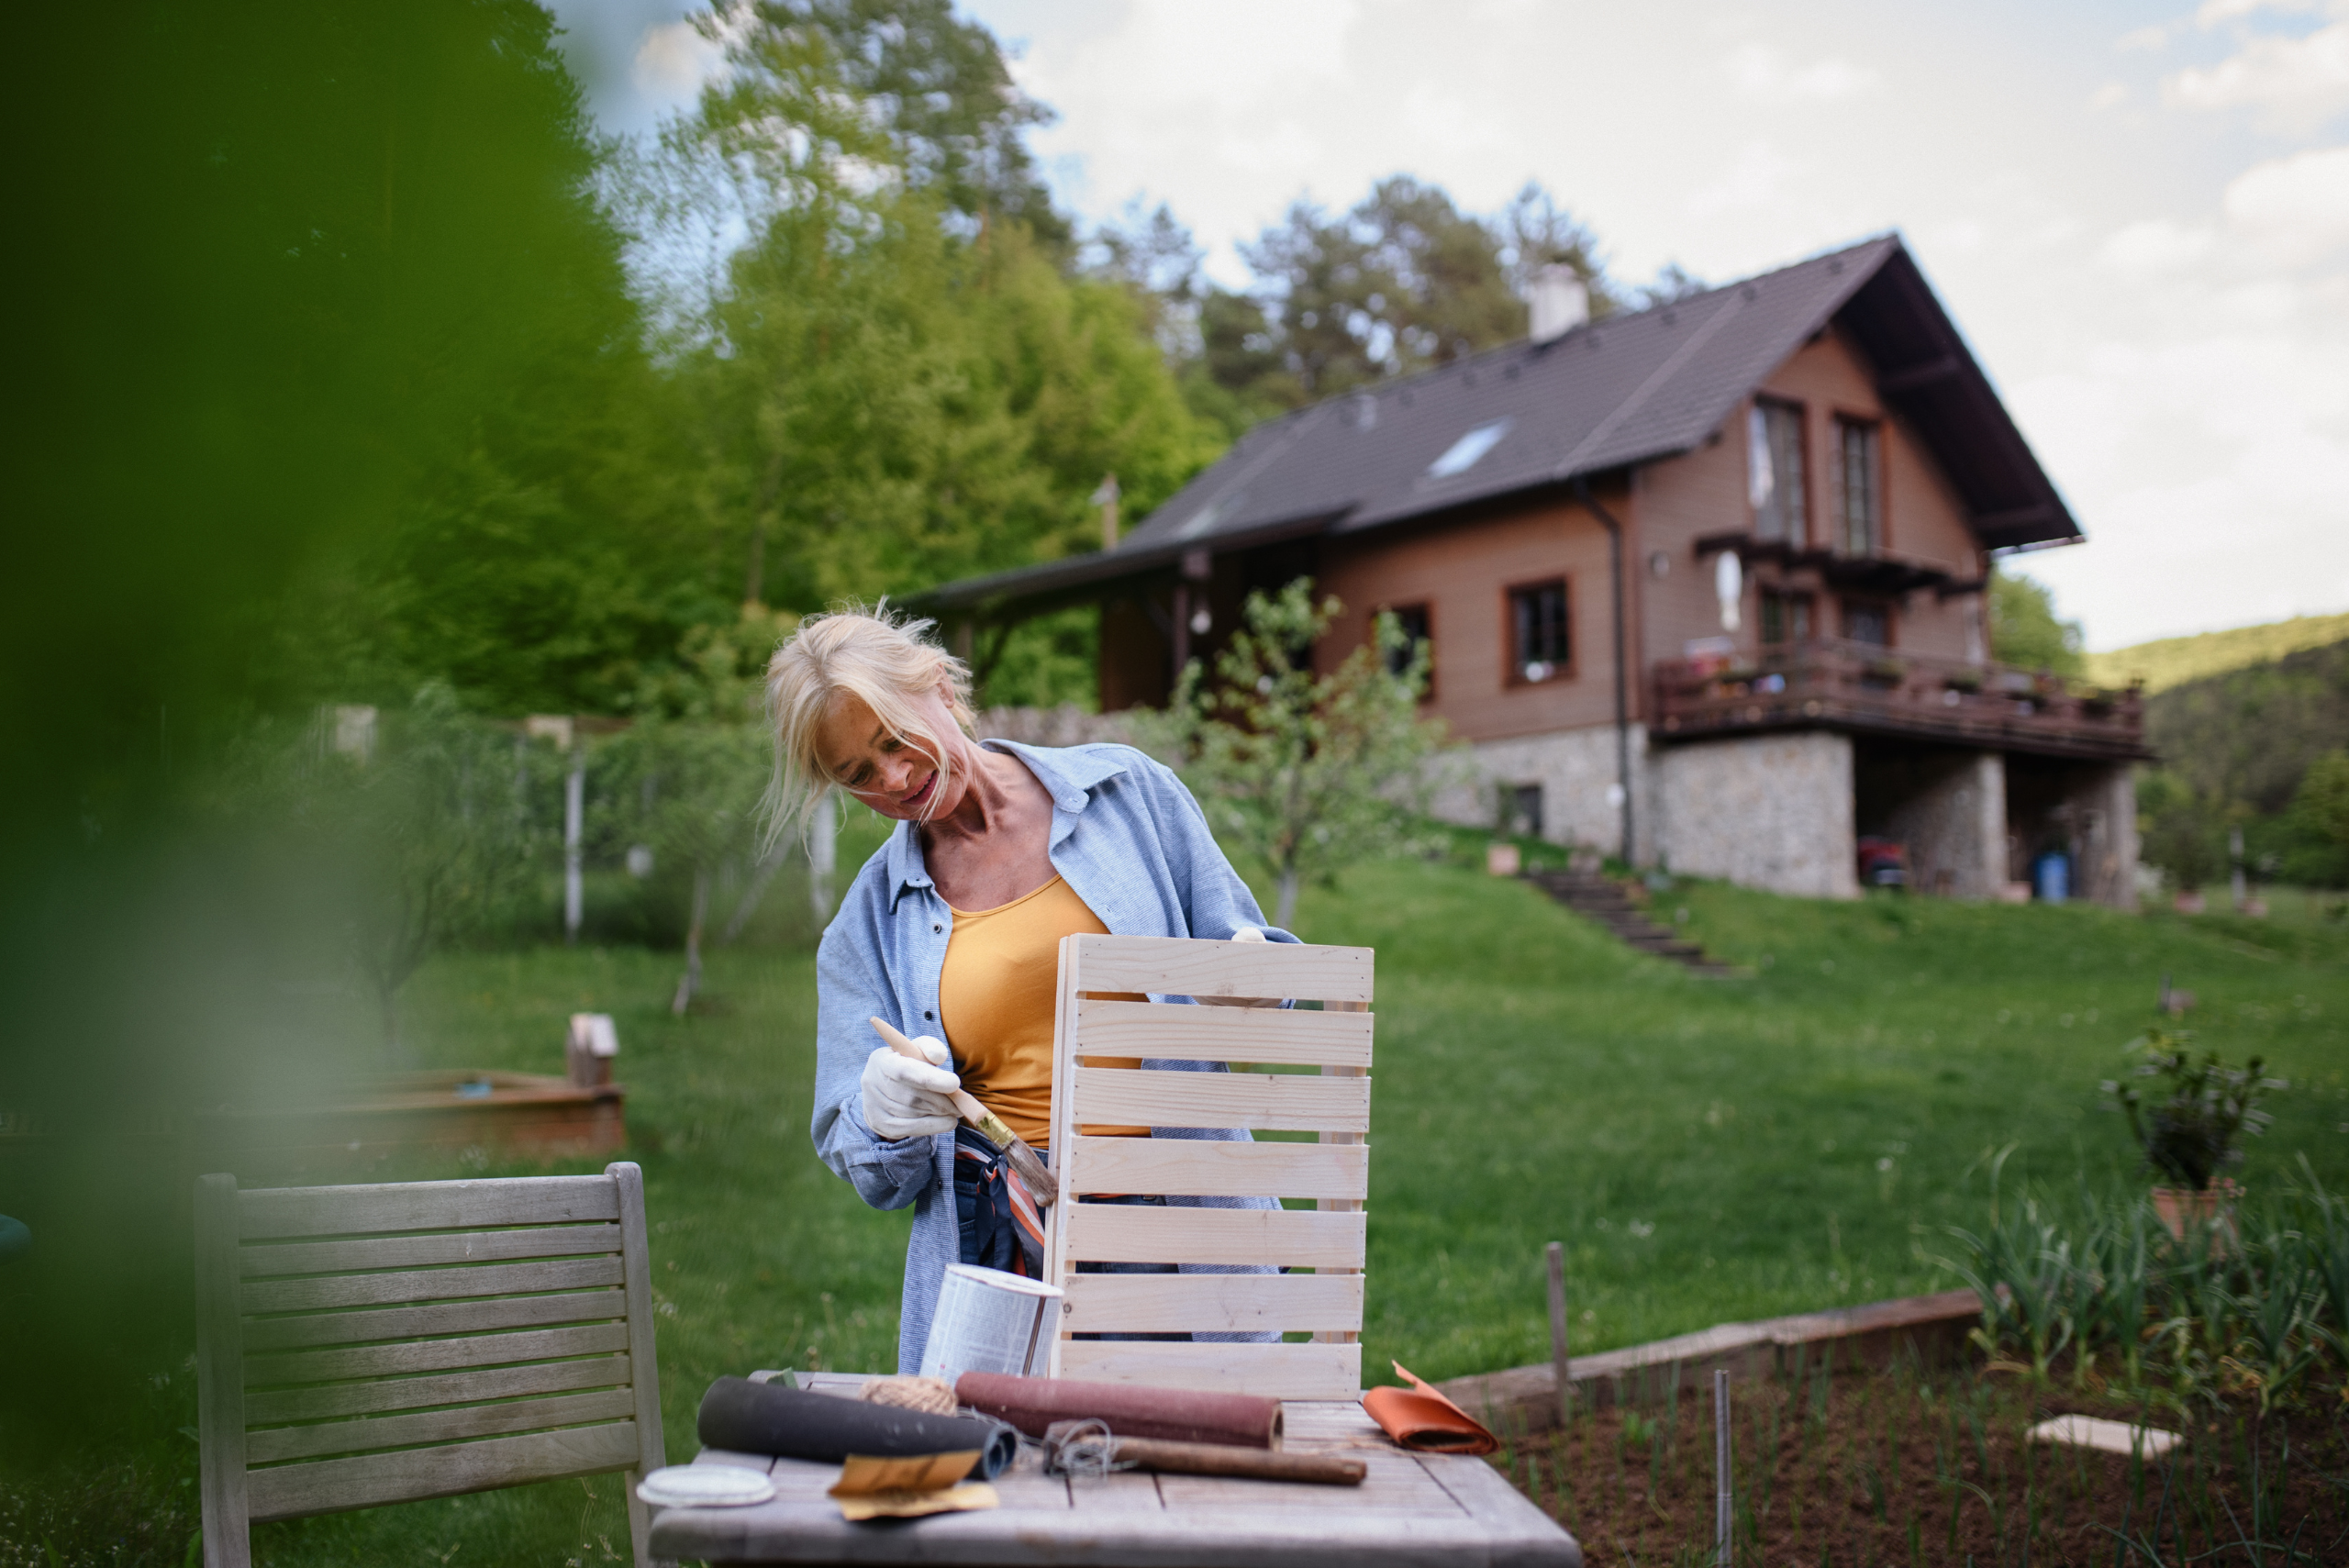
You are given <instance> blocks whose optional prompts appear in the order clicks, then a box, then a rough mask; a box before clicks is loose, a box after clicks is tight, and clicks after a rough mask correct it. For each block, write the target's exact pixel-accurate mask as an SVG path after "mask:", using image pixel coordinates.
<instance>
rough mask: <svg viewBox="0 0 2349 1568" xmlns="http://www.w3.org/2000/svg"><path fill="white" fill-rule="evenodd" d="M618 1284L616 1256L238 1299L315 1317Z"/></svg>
mask: <svg viewBox="0 0 2349 1568" xmlns="http://www.w3.org/2000/svg"><path fill="white" fill-rule="evenodd" d="M619 1283H620V1261H619V1259H618V1257H617V1256H614V1255H607V1256H604V1257H600V1258H563V1259H558V1260H555V1261H553V1262H536V1263H490V1264H487V1265H484V1266H483V1267H480V1268H471V1269H413V1270H408V1271H405V1272H402V1273H385V1274H314V1275H312V1276H310V1277H308V1278H306V1279H289V1280H249V1281H247V1282H246V1284H245V1286H244V1289H243V1291H242V1292H241V1293H240V1295H241V1297H242V1300H243V1304H244V1309H245V1310H246V1311H247V1312H249V1313H253V1312H316V1311H317V1310H319V1309H320V1308H323V1307H395V1306H398V1305H400V1304H402V1303H404V1302H418V1301H453V1300H457V1299H461V1298H462V1297H467V1296H518V1295H520V1294H521V1293H523V1292H524V1291H550V1290H590V1289H593V1288H594V1287H595V1286H596V1285H602V1284H619Z"/></svg>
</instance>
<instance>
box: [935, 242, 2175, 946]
mask: <svg viewBox="0 0 2349 1568" xmlns="http://www.w3.org/2000/svg"><path fill="white" fill-rule="evenodd" d="M1548 314H1550V315H1551V317H1553V319H1555V317H1556V315H1557V313H1556V312H1554V311H1553V312H1550V313H1548ZM2080 538H2081V534H2080V530H2079V528H2078V527H2077V526H2076V523H2075V522H2074V521H2073V518H2072V517H2071V515H2070V513H2069V511H2068V509H2067V508H2066V507H2065V505H2064V502H2063V500H2062V498H2061V496H2060V495H2058V494H2057V493H2056V490H2055V488H2054V484H2052V483H2051V482H2050V481H2049V479H2048V477H2047V475H2046V474H2045V473H2044V472H2043V470H2042V469H2041V467H2040V465H2039V463H2038V462H2037V461H2036V459H2035V458H2034V457H2033V456H2032V453H2031V451H2030V449H2029V448H2028V446H2027V445H2026V444H2025V443H2024V441H2023V439H2022V437H2021V433H2020V432H2019V431H2018V430H2017V429H2016V428H2015V427H2014V424H2013V421H2012V420H2011V419H2010V418H2009V416H2008V415H2007V413H2006V410H2005V409H2004V407H2003V406H2001V405H2000V404H1999V401H1998V397H1997V395H1996V393H1995V392H1994V391H1993V390H1992V389H1991V387H1990V384H1989V383H1988V381H1987V377H1985V376H1984V375H1983V373H1982V372H1981V370H1980V368H1979V366H1978V365H1977V364H1976V361H1974V359H1973V357H1972V355H1971V353H1970V352H1969V351H1968V350H1967V349H1966V347H1965V343H1964V341H1963V339H1961V338H1960V336H1959V334H1958V333H1957V331H1956V328H1955V327H1954V324H1953V323H1952V322H1951V321H1950V319H1949V317H1947V315H1946V314H1945V313H1944V312H1943V309H1942V307H1941V306H1940V304H1939V302H1938V301H1937V300H1936V299H1935V298H1934V296H1933V295H1932V290H1931V289H1930V287H1929V286H1928V285H1927V284H1926V283H1925V281H1924V278H1923V276H1922V274H1921V273H1920V272H1919V271H1918V269H1917V267H1916V265H1915V263H1914V261H1912V260H1911V259H1910V257H1909V254H1908V252H1907V250H1906V249H1905V248H1904V247H1903V246H1902V245H1901V243H1900V241H1899V240H1898V238H1897V237H1890V236H1887V237H1884V238H1879V239H1872V240H1869V241H1866V242H1865V243H1863V244H1861V245H1857V246H1854V247H1852V248H1850V249H1848V250H1842V251H1838V252H1835V253H1833V254H1831V255H1826V256H1821V257H1818V258H1815V259H1813V260H1810V261H1803V262H1799V263H1798V264H1796V265H1794V266H1791V267H1787V268H1784V269H1781V270H1779V271H1776V272H1770V273H1766V274H1764V275H1762V276H1760V277H1756V278H1753V279H1750V280H1747V281H1745V282H1743V283H1740V284H1731V285H1729V286H1727V287H1724V288H1720V289H1715V290H1710V291H1708V292H1706V293H1703V294H1699V295H1693V296H1690V297H1688V298H1686V299H1682V300H1678V301H1675V302H1673V303H1671V304H1669V305H1664V306H1656V307H1654V308H1652V309H1649V310H1645V311H1641V312H1638V313H1636V314H1633V315H1629V316H1619V317H1609V318H1607V319H1603V320H1599V321H1596V322H1591V321H1583V322H1580V323H1579V324H1576V325H1572V326H1571V327H1569V328H1567V329H1565V330H1564V331H1562V332H1558V331H1553V332H1552V333H1551V334H1549V335H1547V336H1546V338H1545V339H1544V340H1541V341H1533V340H1528V341H1523V342H1518V343H1512V344H1509V345H1507V346H1505V347H1502V348H1499V349H1496V350H1489V351H1487V352H1486V353H1483V354H1480V355H1477V356H1475V357H1474V358H1471V359H1468V360H1465V361H1460V362H1458V363H1455V364H1451V365H1447V366H1443V367H1442V368H1439V369H1437V370H1433V371H1430V372H1427V373H1422V374H1419V375H1417V376H1412V377H1408V378H1402V379H1398V380H1397V381H1394V382H1391V383H1386V384H1381V385H1379V386H1376V387H1375V388H1372V389H1369V390H1367V391H1364V392H1361V393H1356V394H1352V395H1345V396H1342V397H1339V398H1334V399H1331V400H1329V401H1327V402H1323V403H1320V404H1317V405H1314V406H1310V407H1308V408H1305V409H1301V410H1298V411H1297V413H1295V414H1292V415H1289V416H1286V417H1282V418H1280V419H1276V420H1272V421H1268V422H1267V423H1266V424H1264V425H1263V426H1260V427H1258V428H1256V429H1254V430H1252V431H1250V432H1249V433H1248V435H1247V436H1245V437H1244V438H1242V439H1241V441H1240V442H1238V443H1237V444H1236V445H1235V446H1234V448H1233V449H1232V450H1231V451H1230V452H1229V453H1228V454H1227V455H1226V456H1225V457H1224V458H1223V459H1222V460H1221V461H1220V462H1218V463H1216V464H1215V465H1214V466H1213V467H1211V468H1209V469H1208V470H1207V471H1206V472H1205V473H1201V474H1200V475H1199V476H1198V477H1197V479H1196V480H1195V481H1193V482H1192V484H1189V485H1188V486H1186V488H1185V489H1184V490H1183V491H1182V492H1181V493H1180V494H1179V495H1176V496H1175V497H1174V498H1173V499H1171V500H1170V501H1168V502H1167V503H1166V504H1165V505H1163V506H1161V507H1159V508H1158V509H1157V510H1156V511H1155V512H1154V513H1153V514H1152V516H1151V517H1149V518H1147V519H1146V520H1145V521H1144V522H1143V523H1142V525H1141V527H1139V528H1136V529H1135V530H1134V531H1133V533H1132V534H1131V535H1130V536H1129V537H1128V538H1126V539H1123V540H1121V541H1120V542H1119V544H1118V546H1117V547H1116V548H1114V549H1110V550H1103V551H1101V552H1099V553H1098V554H1095V555H1086V556H1079V557H1072V558H1069V559H1067V560H1064V561H1060V562H1050V563H1047V564H1044V565H1041V566H1038V567H1032V568H1029V569H1027V570H1024V571H1021V572H1016V573H1003V574H1001V575H998V576H996V577H990V578H981V579H974V580H972V581H968V582H964V583H957V584H948V585H947V586H945V587H943V588H941V589H938V590H935V591H933V592H932V593H930V594H929V595H924V596H923V601H924V603H925V606H926V607H927V608H929V609H930V610H931V611H932V612H933V613H936V614H938V615H940V616H941V618H943V619H945V620H946V621H947V622H948V623H949V624H950V626H953V627H955V628H957V631H958V635H960V636H963V637H964V638H965V639H971V645H973V646H984V640H983V639H985V636H986V634H987V633H988V631H989V630H990V629H991V628H1001V627H1003V626H1005V625H1008V624H1011V623H1013V622H1016V621H1017V620H1018V619H1019V618H1020V617H1025V616H1029V615H1033V614H1036V613H1040V612H1041V611H1045V610H1049V609H1053V608H1057V607H1060V606H1065V605H1068V604H1071V603H1077V602H1087V603H1094V604H1097V605H1098V606H1100V614H1101V665H1100V697H1101V704H1102V706H1103V709H1104V710H1105V711H1112V710H1116V709H1119V708H1124V707H1130V706H1137V705H1155V704H1158V703H1161V702H1163V700H1164V699H1165V697H1166V695H1167V693H1168V691H1169V690H1170V688H1171V685H1172V682H1173V679H1174V675H1175V672H1176V671H1178V670H1179V669H1181V668H1182V667H1183V665H1184V664H1185V663H1186V662H1187V661H1189V660H1190V659H1193V658H1196V657H1202V656H1208V655H1211V653H1212V652H1213V651H1214V649H1215V648H1216V647H1217V646H1218V645H1219V641H1220V639H1221V638H1222V637H1223V636H1224V635H1225V634H1227V633H1228V632H1229V630H1230V628H1231V627H1232V626H1233V625H1234V624H1235V623H1236V621H1237V619H1238V617H1239V615H1240V611H1241V604H1242V602H1243V600H1244V599H1245V597H1246V595H1247V594H1248V593H1249V592H1251V591H1252V590H1256V589H1269V588H1273V587H1276V586H1278V585H1279V584H1283V583H1286V582H1287V581H1289V580H1291V579H1293V578H1295V577H1297V576H1300V575H1309V576H1311V577H1313V578H1314V579H1315V580H1316V582H1317V584H1319V587H1320V588H1321V589H1322V590H1323V591H1325V592H1328V593H1330V594H1334V595H1337V596H1338V597H1339V598H1340V599H1341V601H1342V602H1343V604H1344V606H1345V610H1344V614H1343V616H1342V617H1341V620H1340V622H1339V623H1338V625H1336V626H1335V627H1334V628H1332V630H1331V632H1330V636H1329V637H1328V638H1326V639H1324V642H1323V644H1322V646H1321V647H1320V648H1319V650H1318V651H1317V657H1318V658H1319V659H1321V660H1323V661H1325V662H1335V661H1337V660H1339V659H1341V658H1343V657H1344V656H1345V655H1346V654H1347V653H1348V652H1349V651H1352V650H1353V648H1355V647H1358V646H1359V645H1360V644H1361V643H1362V642H1363V641H1364V639H1365V638H1366V636H1367V635H1368V629H1369V623H1370V617H1372V616H1374V615H1375V614H1376V613H1378V612H1379V611H1382V610H1385V611H1391V612H1393V613H1395V614H1396V615H1397V617H1398V619H1399V620H1400V621H1401V622H1402V623H1403V625H1404V626H1405V628H1406V629H1407V630H1408V631H1409V632H1410V633H1411V635H1412V636H1414V637H1415V638H1421V639H1425V640H1426V641H1427V643H1428V644H1429V648H1430V653H1431V664H1432V669H1433V678H1432V681H1431V687H1430V690H1429V692H1428V695H1427V702H1426V709H1427V711H1428V713H1429V714H1430V715H1431V717H1437V718H1440V719H1442V721H1443V722H1444V723H1445V725H1446V726H1447V727H1448V728H1449V729H1450V731H1451V732H1452V734H1453V736H1455V737H1456V738H1458V739H1459V740H1464V741H1465V742H1467V743H1468V745H1469V747H1470V749H1471V751H1472V752H1473V754H1474V757H1475V781H1474V783H1473V784H1467V785H1464V786H1462V787H1460V788H1458V789H1456V790H1455V791H1453V793H1452V794H1451V795H1449V796H1447V798H1446V799H1445V800H1444V801H1443V803H1442V810H1443V812H1444V814H1445V815H1447V816H1449V817H1453V818H1454V819H1457V820H1462V821H1475V822H1484V823H1499V824H1503V825H1512V824H1513V825H1515V826H1518V827H1520V828H1524V829H1527V830H1531V831H1533V832H1537V833H1540V834H1541V835H1542V836H1544V837H1547V838H1550V839H1553V840H1557V841H1560V842H1568V843H1587V844H1592V845H1596V846H1598V847H1601V848H1604V849H1606V850H1609V851H1621V852H1622V853H1623V854H1624V855H1625V858H1626V859H1628V860H1629V861H1631V862H1633V863H1637V864H1643V865H1657V864H1661V865H1664V866H1666V867H1668V868H1669V869H1671V870H1673V871H1675V872H1679V873H1688V874H1695V875H1705V876H1719V877H1723V878H1727V879H1729V880H1731V881H1733V882H1737V883H1741V884H1747V885H1752V886H1757V887H1764V888H1768V889H1772V890H1776V891H1780V892H1787V893H1798V894H1809V895H1825V896H1848V895H1853V894H1854V893H1855V892H1856V891H1857V890H1858V888H1859V886H1860V885H1861V878H1862V875H1863V871H1862V858H1863V855H1862V851H1863V849H1864V848H1866V849H1867V850H1868V851H1869V852H1870V856H1871V863H1872V864H1874V865H1878V866H1880V865H1883V864H1886V863H1889V857H1888V856H1887V846H1897V847H1898V851H1897V853H1898V856H1899V857H1900V858H1902V859H1905V865H1906V872H1905V874H1906V879H1907V881H1908V884H1909V885H1910V886H1912V887H1914V888H1916V889H1918V890H1920V891H1923V892H1928V893H1936V894H1943V895H1954V896H1960V897H1991V896H1998V895H2002V894H2003V893H2005V892H2006V891H2007V890H2009V888H2011V887H2012V886H2013V885H2015V884H2019V883H2022V882H2026V881H2029V880H2031V877H2032V867H2033V866H2034V865H2035V864H2036V863H2037V862H2039V861H2040V860H2041V859H2042V857H2043V856H2045V855H2048V854H2051V853H2052V854H2058V855H2061V856H2063V857H2065V861H2064V863H2065V868H2066V869H2067V871H2068V873H2069V877H2068V880H2069V882H2070V884H2071V888H2072V892H2073V895H2075V896H2087V897H2092V898H2096V899H2099V900H2101V901H2104V902H2109V903H2114V904H2125V903H2128V902H2130V901H2131V900H2132V899H2133V896H2134V888H2135V869H2136V853H2137V851H2136V833H2135V821H2134V806H2133V798H2134V797H2133V794H2132V787H2131V782H2130V769H2131V764H2132V762H2134V761H2135V760H2137V759H2138V758H2140V757H2142V756H2143V755H2144V751H2143V726H2142V720H2141V717H2140V713H2139V708H2138V705H2137V700H2136V696H2135V694H2133V693H2121V694H2107V693H2101V692H2095V691H2090V690H2086V689H2081V688H2077V687H2076V686H2074V685H2072V684H2068V683H2065V682H2064V681H2062V680H2060V679H2057V678H2055V677H2054V676H2051V675H2048V674H2046V673H2042V672H2035V671H2021V670H2010V669H2006V668H2003V667H2001V666H1999V665H1998V664H1996V663H1994V662H1991V661H1990V660H1989V658H1988V656H1987V643H1988V628H1987V606H1986V600H1985V587H1986V584H1987V577H1988V573H1989V571H1990V563H1991V561H1992V559H1993V557H1994V556H1995V555H1998V554H2000V553H2004V552H2009V551H2014V550H2029V549H2036V548H2043V547H2047V546H2052V545H2062V544H2069V543H2076V542H2077V541H2078V540H2079V539H2080Z"/></svg>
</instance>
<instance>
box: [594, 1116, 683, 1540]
mask: <svg viewBox="0 0 2349 1568" xmlns="http://www.w3.org/2000/svg"><path fill="white" fill-rule="evenodd" d="M604 1174H606V1175H607V1176H609V1177H610V1178H611V1179H612V1187H613V1190H614V1191H615V1192H616V1193H618V1195H619V1206H620V1233H621V1236H622V1237H623V1239H624V1240H623V1242H622V1256H623V1260H624V1262H626V1264H627V1269H628V1332H629V1351H631V1353H632V1354H633V1356H634V1359H635V1362H636V1366H637V1369H638V1370H637V1379H636V1390H635V1392H636V1442H637V1451H636V1467H635V1468H634V1469H633V1470H631V1471H630V1472H629V1476H628V1481H627V1484H626V1485H625V1486H623V1487H622V1489H621V1491H622V1496H624V1497H625V1498H626V1499H627V1502H628V1529H629V1546H630V1549H631V1551H632V1554H633V1555H634V1557H635V1559H636V1561H637V1562H638V1563H640V1564H650V1563H651V1562H653V1561H654V1559H653V1555H652V1511H651V1508H650V1507H647V1506H646V1505H645V1502H644V1499H643V1498H641V1497H640V1496H637V1495H636V1484H637V1482H639V1481H640V1480H642V1479H643V1478H644V1477H645V1476H647V1475H650V1474H651V1473H652V1472H654V1471H656V1470H658V1469H660V1468H661V1467H662V1466H663V1465H665V1464H667V1463H668V1462H669V1461H668V1458H667V1452H666V1450H665V1449H664V1447H663V1446H662V1433H661V1369H660V1362H659V1360H658V1358H657V1357H656V1356H655V1354H654V1346H653V1329H652V1251H651V1242H650V1238H649V1237H648V1236H647V1235H646V1229H647V1227H646V1225H645V1223H644V1173H643V1171H642V1170H640V1168H639V1167H638V1166H637V1165H636V1163H635V1162H633V1161H629V1160H616V1161H614V1162H612V1163H610V1164H608V1165H607V1166H605V1167H604Z"/></svg>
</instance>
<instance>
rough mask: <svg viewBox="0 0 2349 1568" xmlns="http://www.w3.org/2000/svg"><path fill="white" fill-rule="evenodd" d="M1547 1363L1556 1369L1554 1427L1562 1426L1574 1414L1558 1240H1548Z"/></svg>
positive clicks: (1561, 1251)
mask: <svg viewBox="0 0 2349 1568" xmlns="http://www.w3.org/2000/svg"><path fill="white" fill-rule="evenodd" d="M1547 1251H1548V1253H1549V1260H1550V1362H1551V1364H1552V1365H1553V1367H1555V1368H1556V1370H1557V1378H1558V1426H1559V1427H1560V1429H1564V1426H1565V1425H1566V1422H1567V1421H1568V1420H1569V1419H1571V1418H1572V1417H1573V1415H1574V1401H1575V1385H1574V1378H1573V1376H1572V1374H1571V1373H1569V1371H1568V1369H1567V1362H1566V1249H1565V1247H1564V1244H1563V1243H1561V1242H1557V1241H1553V1242H1551V1243H1550V1245H1549V1247H1548V1249H1547Z"/></svg>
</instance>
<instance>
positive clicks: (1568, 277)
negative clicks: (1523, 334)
mask: <svg viewBox="0 0 2349 1568" xmlns="http://www.w3.org/2000/svg"><path fill="white" fill-rule="evenodd" d="M1527 303H1528V304H1530V305H1531V306H1532V307H1533V340H1534V341H1535V342H1537V343H1554V342H1556V341H1557V340H1558V339H1561V338H1563V337H1564V336H1565V335H1566V334H1567V333H1569V332H1571V331H1573V330H1574V329H1575V328H1577V327H1579V326H1581V325H1582V324H1583V323H1584V322H1586V321H1587V320H1589V319H1590V288H1589V286H1588V285H1587V284H1585V283H1584V282H1583V281H1582V274H1581V273H1580V272H1575V270H1574V268H1573V267H1572V266H1570V265H1568V264H1567V263H1566V262H1564V261H1552V262H1551V263H1549V264H1548V265H1547V266H1545V267H1543V268H1542V269H1541V270H1540V271H1539V272H1535V273H1534V274H1533V289H1532V297H1531V299H1530V300H1528V302H1527Z"/></svg>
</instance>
